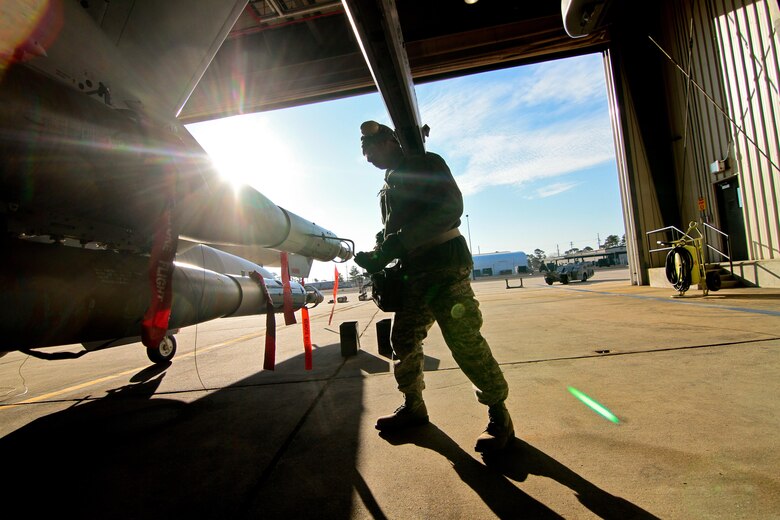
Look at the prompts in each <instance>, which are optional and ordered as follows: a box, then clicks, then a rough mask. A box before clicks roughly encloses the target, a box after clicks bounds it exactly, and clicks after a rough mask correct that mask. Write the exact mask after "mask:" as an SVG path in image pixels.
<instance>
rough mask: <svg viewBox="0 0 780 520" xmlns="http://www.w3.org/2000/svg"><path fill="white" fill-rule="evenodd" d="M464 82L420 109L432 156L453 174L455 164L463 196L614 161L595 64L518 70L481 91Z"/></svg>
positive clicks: (433, 95) (435, 93)
mask: <svg viewBox="0 0 780 520" xmlns="http://www.w3.org/2000/svg"><path fill="white" fill-rule="evenodd" d="M464 82H465V80H455V81H451V82H449V83H448V84H447V85H446V87H444V86H441V87H436V86H435V85H434V87H436V88H431V89H430V90H429V91H427V92H426V94H427V95H426V96H425V97H422V96H421V103H420V106H421V109H420V110H421V113H422V114H423V120H424V121H425V122H428V124H430V125H431V127H432V130H431V139H429V149H431V150H432V151H438V152H439V153H441V154H442V155H443V156H444V157H445V159H447V160H448V162H449V163H450V165H451V166H453V163H456V162H457V163H458V165H459V167H458V168H454V169H453V170H454V171H453V173H454V174H455V175H456V177H457V180H458V184H459V185H460V187H461V190H462V191H463V193H464V194H473V193H476V192H479V191H480V190H482V189H484V188H487V187H489V186H503V185H508V186H518V185H522V184H525V183H527V182H529V181H532V180H536V179H545V178H555V177H560V176H564V175H566V174H569V173H574V172H577V171H581V170H583V169H586V168H591V167H594V166H596V165H598V164H601V163H604V162H606V161H609V160H612V159H613V157H614V145H613V140H612V130H611V124H610V120H609V115H608V111H607V107H606V100H605V89H604V78H603V71H602V68H601V62H600V58H598V57H595V59H594V57H592V56H588V57H584V58H578V59H569V60H562V61H558V62H552V63H548V64H541V65H536V66H533V67H527V68H522V69H518V72H517V73H516V78H515V79H514V80H513V81H511V82H509V81H504V82H501V83H491V84H489V86H487V87H485V88H483V89H479V88H476V89H474V88H472V89H471V90H466V89H464V88H462V86H463V85H464ZM470 84H472V85H474V84H479V82H474V81H471V82H470ZM445 88H446V90H444V89H445Z"/></svg>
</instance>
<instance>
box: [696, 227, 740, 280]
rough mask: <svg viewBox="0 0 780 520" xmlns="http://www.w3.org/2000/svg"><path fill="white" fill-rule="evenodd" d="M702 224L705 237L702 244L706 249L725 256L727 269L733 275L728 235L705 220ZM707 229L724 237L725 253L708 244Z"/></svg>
mask: <svg viewBox="0 0 780 520" xmlns="http://www.w3.org/2000/svg"><path fill="white" fill-rule="evenodd" d="M702 226H703V227H704V238H705V240H704V245H705V246H707V249H708V250H710V251H715V252H716V253H718V254H719V255H720V256H722V257H723V258H725V259H726V260H728V261H729V271H731V274H732V275H733V274H734V262H733V260H732V259H731V240H729V236H728V235H727V234H726V233H724V232H723V231H721V230H720V229H718V228H716V227H714V226H711V225H709V224H707V223H706V222H702ZM707 231H714V232H715V233H718V234H719V235H721V236H722V237H723V238H725V240H726V251H728V254H726V253H724V252H723V251H721V250H720V249H718V248H716V247H713V246H711V245H710V243H709V240H707V238H708V237H707Z"/></svg>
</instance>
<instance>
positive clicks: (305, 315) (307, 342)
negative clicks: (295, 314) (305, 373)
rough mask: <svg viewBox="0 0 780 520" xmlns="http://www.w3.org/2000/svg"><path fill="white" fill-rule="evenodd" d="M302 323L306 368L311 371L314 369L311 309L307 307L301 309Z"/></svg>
mask: <svg viewBox="0 0 780 520" xmlns="http://www.w3.org/2000/svg"><path fill="white" fill-rule="evenodd" d="M301 321H302V324H303V352H304V354H303V355H304V368H305V369H306V370H311V368H312V356H311V327H310V321H309V309H307V308H306V307H302V308H301Z"/></svg>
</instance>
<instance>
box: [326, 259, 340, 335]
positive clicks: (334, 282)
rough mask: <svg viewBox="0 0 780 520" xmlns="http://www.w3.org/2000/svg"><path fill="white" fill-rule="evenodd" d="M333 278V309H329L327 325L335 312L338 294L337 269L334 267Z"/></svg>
mask: <svg viewBox="0 0 780 520" xmlns="http://www.w3.org/2000/svg"><path fill="white" fill-rule="evenodd" d="M333 271H334V275H333V276H334V278H333V307H332V308H331V309H330V318H329V319H328V325H330V323H331V322H332V321H333V311H335V310H336V299H337V295H338V293H339V268H338V267H334V268H333Z"/></svg>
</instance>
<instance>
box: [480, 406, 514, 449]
mask: <svg viewBox="0 0 780 520" xmlns="http://www.w3.org/2000/svg"><path fill="white" fill-rule="evenodd" d="M488 416H489V417H490V422H488V425H487V428H486V429H485V431H484V433H482V435H480V436H479V437H478V438H477V444H476V446H474V450H476V451H478V452H480V453H492V452H495V451H499V450H502V449H504V447H506V445H507V443H508V442H509V441H510V440H511V439H512V438H513V437H514V436H515V428H514V426H512V418H511V417H510V416H509V411H508V410H507V409H506V405H505V404H504V402H503V401H502V402H500V403H498V404H494V405H493V406H491V407H490V408H489V409H488Z"/></svg>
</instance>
